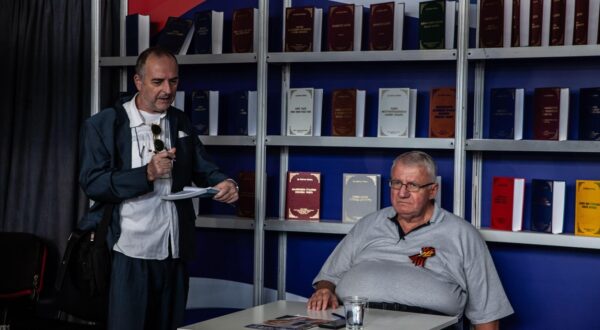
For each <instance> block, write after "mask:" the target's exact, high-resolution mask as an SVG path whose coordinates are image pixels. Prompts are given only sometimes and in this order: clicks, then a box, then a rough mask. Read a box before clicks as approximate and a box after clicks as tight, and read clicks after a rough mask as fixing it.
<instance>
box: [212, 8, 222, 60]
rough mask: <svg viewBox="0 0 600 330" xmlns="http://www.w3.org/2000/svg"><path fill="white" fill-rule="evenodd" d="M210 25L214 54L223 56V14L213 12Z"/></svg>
mask: <svg viewBox="0 0 600 330" xmlns="http://www.w3.org/2000/svg"><path fill="white" fill-rule="evenodd" d="M210 24H211V41H212V48H211V49H212V53H213V54H223V12H222V11H214V10H213V11H212V19H211V21H210Z"/></svg>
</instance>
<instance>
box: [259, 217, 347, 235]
mask: <svg viewBox="0 0 600 330" xmlns="http://www.w3.org/2000/svg"><path fill="white" fill-rule="evenodd" d="M353 226H354V224H353V223H342V222H340V220H321V221H306V220H285V219H267V220H265V230H270V231H283V232H298V233H317V234H342V235H346V234H347V233H348V232H349V231H350V229H352V227H353Z"/></svg>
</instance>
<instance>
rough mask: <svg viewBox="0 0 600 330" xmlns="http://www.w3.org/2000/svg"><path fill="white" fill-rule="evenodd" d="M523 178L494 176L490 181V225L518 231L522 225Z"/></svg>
mask: <svg viewBox="0 0 600 330" xmlns="http://www.w3.org/2000/svg"><path fill="white" fill-rule="evenodd" d="M524 195H525V179H522V178H511V177H494V178H493V182H492V210H491V227H492V229H498V230H509V231H510V230H512V231H520V230H521V229H522V226H523V201H524V198H525V196H524Z"/></svg>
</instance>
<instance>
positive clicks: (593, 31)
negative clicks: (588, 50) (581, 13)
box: [587, 0, 600, 45]
mask: <svg viewBox="0 0 600 330" xmlns="http://www.w3.org/2000/svg"><path fill="white" fill-rule="evenodd" d="M588 10H589V12H588V14H589V15H588V33H587V35H588V42H587V43H588V45H596V44H598V35H599V34H598V28H599V27H600V24H598V17H599V16H600V15H599V14H598V13H599V12H600V0H589V8H588Z"/></svg>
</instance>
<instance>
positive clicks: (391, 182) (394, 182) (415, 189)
mask: <svg viewBox="0 0 600 330" xmlns="http://www.w3.org/2000/svg"><path fill="white" fill-rule="evenodd" d="M436 183H437V182H429V183H426V184H422V185H418V184H416V183H414V182H407V183H403V182H402V181H400V180H394V179H390V180H389V181H388V185H389V187H390V188H391V189H394V190H402V187H406V191H408V192H418V191H419V190H421V189H423V188H427V187H429V186H431V185H434V184H436ZM397 184H399V185H400V187H394V185H397ZM409 187H412V188H409Z"/></svg>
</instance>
